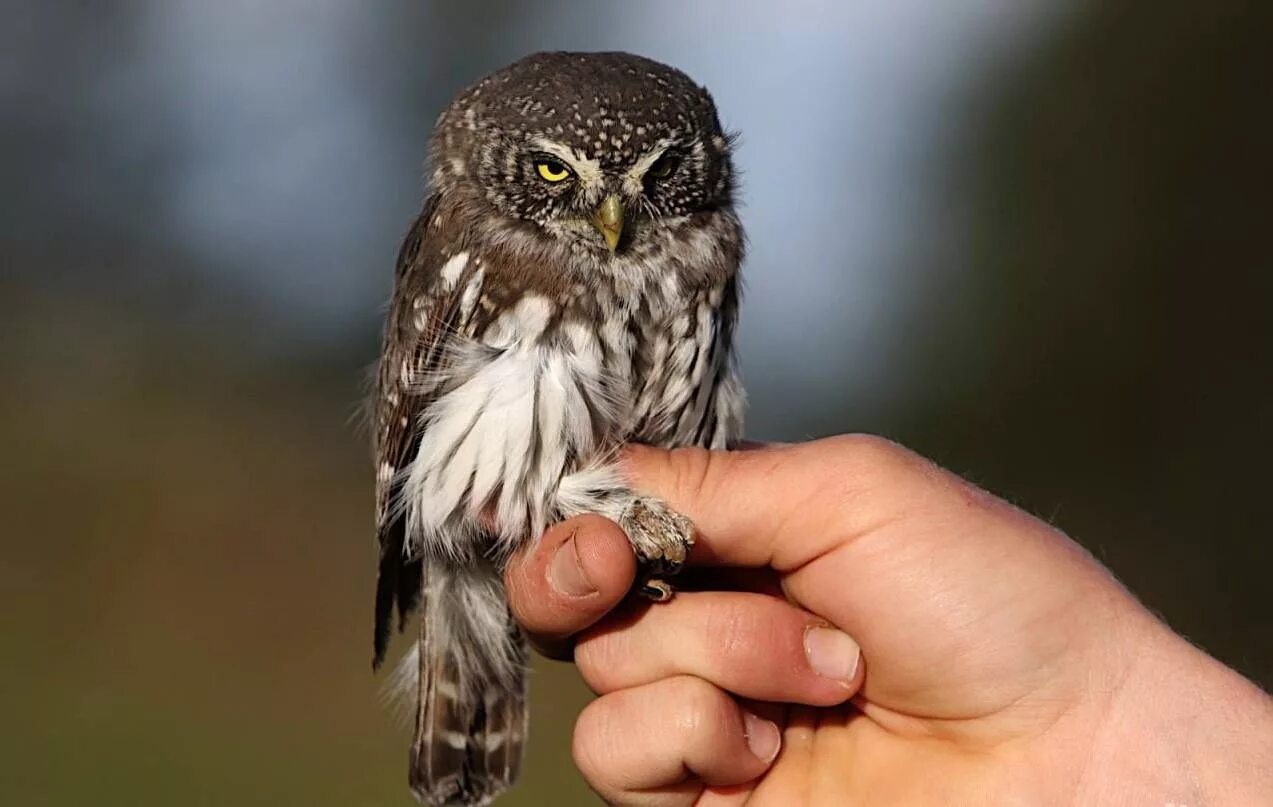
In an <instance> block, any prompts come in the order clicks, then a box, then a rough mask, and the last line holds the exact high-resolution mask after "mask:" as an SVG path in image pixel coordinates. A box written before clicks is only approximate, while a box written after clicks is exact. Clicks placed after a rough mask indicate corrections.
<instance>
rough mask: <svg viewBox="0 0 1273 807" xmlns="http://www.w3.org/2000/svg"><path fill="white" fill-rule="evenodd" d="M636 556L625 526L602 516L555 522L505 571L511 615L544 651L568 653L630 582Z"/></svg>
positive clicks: (561, 655) (566, 655)
mask: <svg viewBox="0 0 1273 807" xmlns="http://www.w3.org/2000/svg"><path fill="white" fill-rule="evenodd" d="M635 576H636V559H635V557H633V555H632V547H631V544H629V543H628V539H627V536H625V535H624V534H623V530H621V529H619V527H618V526H617V525H616V524H614V523H613V522H611V521H609V520H607V519H604V518H602V517H600V516H592V515H588V516H579V517H578V518H572V519H570V520H568V521H563V522H562V523H560V524H557V525H555V526H553V527H551V528H549V530H548V531H547V532H545V533H544V534H543V536H542V537H541V538H540V539H539V541H537V542H535V544H533V545H532V546H531V548H530V549H529V550H528V551H527V552H525V553H523V554H521V555H518V556H516V557H514V558H513V559H512V560H511V561H509V564H508V568H507V569H505V571H504V583H505V587H506V588H507V590H508V603H509V607H510V608H511V609H512V612H513V616H514V617H515V618H516V619H517V621H518V623H520V624H521V626H522V628H523V629H524V630H525V631H526V633H527V635H528V636H529V637H530V639H531V642H532V643H533V644H535V646H536V647H538V648H539V649H540V651H541V652H543V653H544V655H547V656H550V657H552V658H569V656H570V647H571V639H570V637H571V636H573V635H574V634H575V633H578V632H579V631H581V630H583V629H584V628H587V627H588V626H590V625H592V624H593V623H594V622H596V621H597V620H598V619H600V618H601V617H602V616H604V615H605V614H606V613H608V612H609V611H610V609H611V608H613V607H614V606H615V605H616V604H617V603H618V602H619V601H620V600H622V599H623V598H624V596H625V595H626V594H627V593H628V590H629V589H630V588H631V587H632V581H633V579H634V578H635Z"/></svg>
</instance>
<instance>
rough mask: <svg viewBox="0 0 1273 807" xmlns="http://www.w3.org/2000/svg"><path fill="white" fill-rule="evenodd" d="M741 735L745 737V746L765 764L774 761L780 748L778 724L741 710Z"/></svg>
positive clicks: (780, 735)
mask: <svg viewBox="0 0 1273 807" xmlns="http://www.w3.org/2000/svg"><path fill="white" fill-rule="evenodd" d="M743 736H744V737H746V738H747V748H748V749H749V750H750V751H751V752H752V753H753V754H755V755H756V758H757V759H760V760H762V761H764V763H765V764H766V765H768V764H769V763H770V762H773V761H774V757H776V756H778V751H779V749H781V748H782V734H781V733H780V732H779V731H778V726H777V725H775V724H773V723H771V722H770V721H768V720H766V719H764V718H763V717H760V716H758V715H754V714H752V713H751V712H748V711H746V710H744V711H743Z"/></svg>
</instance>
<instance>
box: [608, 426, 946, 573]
mask: <svg viewBox="0 0 1273 807" xmlns="http://www.w3.org/2000/svg"><path fill="white" fill-rule="evenodd" d="M623 467H624V472H625V474H626V476H627V478H628V480H629V482H630V483H631V484H632V486H633V487H634V488H635V489H637V490H638V491H640V492H643V493H648V494H651V495H655V496H658V497H659V498H661V499H663V500H664V501H666V502H667V503H668V504H669V505H671V507H672V508H673V509H674V510H676V511H677V512H679V513H682V514H684V515H686V516H688V517H689V518H690V520H691V521H693V522H694V525H695V527H696V538H697V542H696V544H695V546H694V550H693V552H692V554H691V556H690V560H689V562H690V563H691V564H696V565H711V566H748V567H762V566H770V567H772V568H774V569H776V570H777V571H779V572H789V571H792V570H794V569H797V568H799V567H800V566H803V565H804V564H806V563H808V562H809V561H811V560H813V559H814V558H817V557H819V556H820V555H822V554H824V553H827V552H830V551H832V550H834V549H835V548H837V547H838V546H841V545H843V544H844V543H846V542H847V541H849V540H851V539H853V538H855V537H857V536H859V535H865V534H867V533H869V532H871V531H873V530H875V529H877V528H878V527H880V526H881V525H882V524H885V523H887V522H889V521H891V520H893V519H895V518H897V517H898V516H899V515H901V514H902V513H903V512H905V510H906V508H907V507H908V506H910V505H911V504H913V503H914V502H915V501H924V500H925V499H927V498H929V497H930V496H931V494H933V493H935V492H939V491H942V490H947V491H953V490H955V489H956V485H955V484H954V481H953V480H951V479H947V478H946V477H947V476H949V475H948V474H945V472H942V471H941V470H940V469H938V468H937V467H936V466H935V465H932V464H931V463H929V462H928V461H927V460H925V459H923V458H922V457H919V456H918V455H915V454H912V453H911V452H909V451H907V450H906V449H903V448H901V447H900V446H897V445H896V444H894V443H891V442H889V441H888V440H884V439H882V438H878V437H872V436H869V435H847V436H841V437H832V438H827V439H823V440H816V441H813V442H810V443H800V444H791V445H786V444H784V445H772V446H763V447H760V448H755V449H751V450H747V451H708V450H706V449H700V448H685V449H673V450H670V451H669V450H664V449H657V448H650V447H648V446H642V445H630V446H628V447H627V449H626V450H625V453H624V457H623Z"/></svg>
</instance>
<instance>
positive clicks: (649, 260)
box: [373, 53, 744, 805]
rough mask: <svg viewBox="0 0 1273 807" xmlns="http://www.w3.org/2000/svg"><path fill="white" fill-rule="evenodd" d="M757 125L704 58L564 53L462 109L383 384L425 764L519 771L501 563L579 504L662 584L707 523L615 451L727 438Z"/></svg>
mask: <svg viewBox="0 0 1273 807" xmlns="http://www.w3.org/2000/svg"><path fill="white" fill-rule="evenodd" d="M731 145H732V139H731V137H730V136H729V135H728V134H726V132H725V131H724V130H723V129H722V128H721V124H720V120H719V117H718V115H717V112H716V108H715V105H714V103H713V101H712V98H711V95H709V94H708V92H707V90H706V89H704V88H702V87H700V86H698V85H697V84H695V83H694V81H692V80H691V79H690V78H689V77H688V76H686V75H685V74H684V73H682V72H680V71H679V70H675V69H673V68H671V67H668V66H666V65H663V64H660V63H658V62H654V61H651V60H649V59H645V58H642V57H639V56H633V55H630V54H626V53H541V54H536V55H533V56H529V57H527V58H524V59H522V60H521V61H518V62H516V63H514V64H512V65H510V66H508V67H505V68H503V69H502V70H499V71H497V72H495V73H493V74H492V75H490V76H488V77H487V78H485V79H483V80H481V81H479V82H478V83H477V84H475V85H473V86H472V87H470V88H468V89H467V90H464V91H463V92H461V93H460V95H459V96H457V97H456V99H455V100H454V101H453V102H452V103H451V104H450V106H448V107H447V108H446V110H445V111H444V112H443V113H442V114H441V116H440V117H439V119H438V121H437V125H436V127H435V129H434V134H433V138H432V143H431V147H430V166H431V172H432V173H431V188H432V195H431V196H429V198H428V200H427V201H426V202H425V204H424V208H423V211H422V212H421V214H420V215H419V217H418V218H417V220H416V221H415V223H414V225H413V226H412V227H411V229H410V232H409V233H408V235H407V237H406V240H405V243H404V244H403V245H402V249H401V253H400V255H399V258H398V263H397V270H396V275H395V279H394V290H393V299H392V303H391V306H390V310H389V313H388V316H387V321H386V326H385V336H384V345H383V349H382V352H381V357H380V363H379V370H378V375H377V383H376V392H375V396H374V407H373V408H374V418H375V425H374V454H375V463H376V468H377V476H376V527H377V533H378V537H379V542H380V564H379V580H378V584H377V588H376V604H375V656H374V659H375V662H374V663H375V665H377V666H378V665H379V664H380V663H381V662H382V660H383V659H384V656H385V652H386V645H387V644H388V642H389V639H390V635H391V633H392V632H393V624H394V623H395V622H396V623H397V626H398V629H399V630H406V629H407V627H408V625H410V624H411V623H412V619H411V617H412V616H413V615H414V614H415V613H416V612H417V611H418V612H419V618H418V620H417V623H418V628H416V629H415V630H413V631H412V633H413V636H412V646H411V649H410V651H409V652H408V653H407V654H406V656H405V658H404V659H403V661H402V662H401V663H400V665H399V667H398V670H397V672H396V673H395V674H394V676H393V681H394V683H395V685H396V686H398V687H400V688H401V689H402V690H403V691H404V692H405V693H406V697H407V698H408V699H409V701H410V702H414V715H415V717H414V725H413V729H414V739H413V741H412V744H411V749H410V754H409V782H410V786H411V789H412V791H413V792H414V794H415V795H416V797H417V798H418V799H419V800H420V801H421V802H423V803H425V804H432V805H480V804H487V803H489V802H490V801H491V800H492V799H493V798H494V797H495V796H496V795H498V794H499V793H500V792H501V791H503V790H504V789H506V788H507V787H508V786H509V785H511V784H512V782H513V781H514V779H515V778H516V776H517V773H518V768H519V765H520V760H521V755H522V748H523V745H524V744H525V742H526V731H527V703H526V698H527V691H526V665H527V649H526V642H525V639H524V638H523V636H522V635H521V633H520V631H519V629H518V627H517V625H516V623H515V622H514V621H513V619H512V617H511V616H510V613H509V609H508V605H507V603H506V600H505V594H504V589H503V583H502V577H501V574H502V570H503V567H504V565H505V563H506V562H507V560H508V558H509V557H510V556H511V555H512V554H513V553H515V552H517V551H518V550H519V549H521V548H523V547H525V546H526V545H527V544H528V543H529V542H533V541H534V540H535V539H536V537H537V536H538V535H539V534H540V533H541V532H542V531H543V530H544V528H545V527H546V526H548V525H550V524H552V523H553V522H555V521H558V520H561V519H565V518H569V517H571V516H575V515H579V514H583V513H598V514H601V515H604V516H607V517H608V518H610V519H612V520H614V521H615V522H617V523H618V524H619V525H620V526H621V527H622V528H623V530H624V531H625V533H626V534H627V536H628V538H629V540H630V541H631V543H632V546H633V549H634V550H635V553H636V555H637V558H638V561H639V563H640V564H641V568H642V574H641V577H640V579H639V582H638V588H639V590H640V592H642V593H644V594H645V595H646V596H648V597H650V598H652V599H655V600H659V599H664V598H666V597H668V596H670V595H671V592H672V589H671V587H670V585H669V584H668V582H667V578H668V577H669V576H670V575H673V574H675V573H676V571H677V570H678V569H679V568H680V566H681V564H682V563H683V561H684V560H685V557H686V553H687V552H688V550H689V549H690V547H691V545H692V542H693V537H694V530H693V525H692V524H691V523H690V522H689V521H688V520H687V519H685V518H684V517H682V516H681V515H679V514H678V513H676V512H674V511H672V510H671V509H669V507H668V506H667V505H666V504H664V503H663V502H662V501H659V500H657V499H654V498H650V497H646V496H642V495H639V494H637V493H635V492H633V491H632V490H631V489H630V488H629V487H628V486H627V484H626V483H625V481H624V479H623V477H622V475H621V474H620V473H619V471H618V469H617V467H616V459H617V453H618V450H619V448H620V447H621V446H622V445H623V444H624V443H625V442H628V441H637V442H642V443H647V444H652V445H656V446H665V447H674V446H687V445H693V446H705V447H709V448H724V447H727V446H729V445H730V444H731V442H732V441H734V440H735V439H737V438H738V437H739V436H740V433H741V430H742V412H743V401H744V396H743V389H742V386H741V383H740V381H739V376H738V370H737V365H736V362H735V359H734V355H733V336H734V331H735V327H736V322H737V316H738V295H739V279H738V270H739V263H740V262H741V260H742V257H743V231H742V227H741V225H740V223H739V220H738V217H737V215H736V214H735V211H734V204H733V199H734V173H733V169H732V166H731V157H730V153H731Z"/></svg>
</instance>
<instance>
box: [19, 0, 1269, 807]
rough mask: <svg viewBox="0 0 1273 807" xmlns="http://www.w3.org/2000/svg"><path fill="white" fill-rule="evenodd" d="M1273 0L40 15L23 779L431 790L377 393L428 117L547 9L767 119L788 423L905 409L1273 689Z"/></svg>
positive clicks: (29, 139)
mask: <svg viewBox="0 0 1273 807" xmlns="http://www.w3.org/2000/svg"><path fill="white" fill-rule="evenodd" d="M6 5H9V4H6ZM1133 6H1138V8H1139V10H1136V9H1134V8H1133ZM1271 9H1273V6H1270V5H1269V4H1255V3H1250V4H1228V5H1226V4H1205V5H1204V4H1195V3H1185V2H1165V3H1156V4H1152V5H1150V4H1115V3H1091V4H1082V3H1066V2H1025V3H999V4H990V3H948V2H943V0H928V1H927V2H918V0H907V1H906V2H896V3H872V4H865V3H833V2H829V1H828V2H822V3H817V2H799V1H797V2H784V3H781V4H780V3H776V2H758V1H757V0H749V1H747V2H730V1H729V0H714V1H713V2H695V3H681V2H676V1H675V0H661V1H660V2H643V3H623V4H618V3H613V4H612V3H592V2H582V0H580V2H564V1H563V0H551V1H549V2H539V3H534V4H530V3H516V2H512V0H509V1H508V2H465V3H461V2H430V3H424V2H408V0H396V1H395V2H381V3H375V4H369V3H356V2H352V0H346V2H340V0H305V1H304V2H302V1H301V0H274V2H270V3H261V2H253V1H252V0H224V2H219V3H208V2H202V1H201V0H117V1H116V2H110V3H72V2H65V1H64V0H63V1H62V2H53V1H50V2H44V3H34V2H31V3H26V4H23V5H21V6H19V7H16V8H13V7H10V8H6V13H5V15H4V20H5V23H4V26H3V31H2V32H0V182H2V185H0V187H3V191H4V192H3V194H2V195H0V260H2V263H0V378H2V379H3V381H0V390H2V393H0V491H2V492H3V493H2V495H3V503H2V504H3V507H2V508H0V536H2V540H3V551H2V553H0V637H2V639H3V642H2V643H0V661H3V663H2V664H0V713H2V714H4V716H5V722H6V726H7V727H6V729H5V730H4V731H3V732H0V803H3V804H6V805H7V804H13V805H31V806H33V807H34V806H37V805H78V804H87V803H90V801H91V802H92V803H94V804H101V805H107V804H112V805H113V804H121V805H124V804H127V805H152V804H153V805H169V804H186V805H229V804H234V805H279V804H307V805H406V804H409V803H410V798H409V796H408V795H407V792H406V789H405V769H404V763H405V747H406V746H405V743H406V739H405V736H406V735H405V732H404V731H403V730H401V729H398V728H395V727H394V726H393V723H392V720H391V719H390V717H389V716H388V715H387V714H386V713H385V712H384V710H382V708H381V707H380V702H379V696H378V693H377V688H378V685H379V683H378V681H377V680H376V679H375V678H374V677H373V676H372V675H371V672H370V669H369V663H368V662H369V659H370V638H371V634H370V627H371V594H372V587H373V576H374V566H375V554H376V550H375V547H374V543H373V537H372V532H371V486H372V472H371V467H370V461H369V456H368V450H367V448H366V438H365V433H364V431H363V430H361V429H360V428H359V427H358V426H357V425H356V424H355V422H354V417H353V416H354V414H355V412H356V410H357V407H358V403H359V400H360V397H361V395H362V392H363V389H364V377H365V369H366V368H367V366H368V365H369V364H370V363H371V362H372V361H373V360H374V358H375V356H376V353H377V349H378V341H379V333H378V332H379V326H380V318H381V315H382V311H383V303H384V301H385V300H386V298H387V296H388V293H389V290H390V283H391V267H392V263H393V259H394V255H395V253H396V251H397V248H398V244H399V241H400V239H401V237H402V236H403V234H404V232H405V230H406V227H407V226H408V224H409V222H410V220H411V218H412V217H413V216H414V215H415V213H416V211H417V209H418V205H419V203H420V200H421V199H422V198H423V195H424V192H425V189H424V185H423V180H422V177H423V176H424V168H423V165H422V160H423V158H424V154H425V148H426V141H427V138H428V134H429V130H430V128H431V125H432V123H433V120H434V118H435V117H436V115H437V113H438V112H439V111H440V109H441V108H442V106H443V105H444V104H445V103H446V102H447V101H448V99H449V98H450V97H451V96H452V95H453V94H454V93H455V92H456V91H457V90H458V89H460V88H461V87H463V86H465V85H466V84H468V83H470V82H472V81H474V80H476V79H477V78H479V77H480V76H482V75H483V74H485V73H487V72H489V71H490V70H492V69H494V68H497V67H499V66H501V65H503V64H505V63H507V62H509V61H512V60H513V59H515V58H517V57H519V56H522V55H524V54H526V53H528V52H531V51H535V50H543V49H559V48H561V49H580V50H604V49H625V50H632V51H637V52H640V53H643V54H645V55H648V56H651V57H654V58H657V59H660V60H663V61H667V62H670V63H672V64H675V65H677V66H679V67H681V68H682V69H684V70H686V71H687V72H689V73H690V74H691V75H692V76H694V77H695V78H696V79H697V80H698V81H700V82H702V83H704V84H706V85H707V86H709V87H710V88H711V90H712V92H713V93H714V94H715V96H716V99H717V102H718V105H719V106H720V109H721V111H722V116H723V118H724V120H725V121H726V123H727V125H729V126H730V127H731V128H735V129H737V130H739V131H740V132H741V133H742V141H741V148H740V151H739V153H738V162H739V163H740V164H741V167H742V170H743V172H744V183H745V184H744V188H743V190H744V193H743V195H744V199H745V208H744V210H743V213H744V217H745V221H746V223H747V225H748V227H749V231H750V236H751V252H750V260H749V262H748V265H747V267H746V273H747V280H748V296H747V300H746V304H745V307H744V313H743V329H742V335H741V353H742V361H743V365H744V369H745V373H746V376H747V381H748V386H749V388H750V390H751V399H752V408H751V412H750V417H749V432H750V435H751V436H752V437H754V438H757V439H800V438H805V437H811V436H817V435H824V434H828V433H834V432H840V431H849V430H864V431H872V432H878V433H882V434H885V435H888V436H890V437H892V438H895V439H897V440H900V441H902V442H904V443H906V444H908V445H910V446H912V447H914V448H915V449H917V450H919V451H921V452H923V453H926V454H928V455H929V456H932V457H933V458H935V459H936V460H938V461H939V462H941V463H943V464H945V465H946V466H948V467H950V468H952V469H954V470H955V471H957V472H959V473H961V474H964V475H966V476H967V477H968V478H970V479H972V480H974V481H975V482H977V483H979V484H981V485H984V486H985V487H987V488H989V489H990V490H992V491H994V492H996V493H999V494H1001V495H1003V496H1005V497H1007V498H1009V499H1010V500H1012V501H1014V502H1016V503H1018V504H1020V505H1021V506H1023V507H1025V508H1027V509H1029V510H1030V511H1032V512H1034V513H1036V514H1039V515H1040V516H1042V517H1043V518H1046V519H1048V520H1050V521H1051V522H1053V523H1055V524H1057V525H1058V526H1060V527H1061V528H1063V529H1065V530H1067V531H1068V532H1069V533H1070V534H1072V535H1073V536H1075V537H1076V538H1077V539H1078V540H1079V541H1081V542H1083V543H1084V544H1085V545H1086V546H1088V547H1089V548H1090V549H1091V550H1092V551H1093V552H1094V553H1095V554H1096V555H1097V556H1098V557H1099V558H1100V559H1101V560H1103V561H1104V562H1105V563H1107V564H1109V565H1110V566H1111V567H1112V568H1113V569H1114V570H1115V572H1116V573H1117V574H1118V575H1119V576H1120V577H1121V578H1122V579H1123V580H1124V581H1126V583H1127V584H1128V586H1130V587H1131V588H1132V589H1133V590H1134V591H1135V592H1136V593H1137V594H1138V595H1139V596H1140V597H1142V598H1143V599H1144V601H1145V602H1146V603H1147V604H1148V605H1149V606H1150V607H1151V608H1153V609H1154V610H1156V611H1157V612H1159V613H1160V614H1162V616H1163V617H1164V618H1165V619H1166V620H1167V621H1168V622H1170V623H1171V625H1172V626H1173V627H1175V628H1176V629H1177V630H1178V631H1180V632H1182V633H1183V634H1185V635H1186V636H1188V637H1189V638H1190V639H1192V640H1193V641H1195V642H1197V643H1198V644H1200V645H1201V646H1202V647H1204V648H1206V649H1207V650H1208V651H1209V652H1211V653H1213V654H1215V655H1216V656H1218V657H1219V658H1220V659H1222V660H1223V661H1225V662H1226V663H1228V664H1230V665H1233V666H1234V667H1236V668H1238V669H1239V670H1241V671H1243V672H1244V673H1246V674H1247V675H1249V676H1251V677H1253V678H1254V679H1255V680H1256V681H1258V682H1260V683H1261V684H1263V685H1264V686H1266V687H1267V686H1269V685H1270V684H1273V643H1271V642H1270V638H1269V637H1270V635H1273V631H1271V630H1270V625H1269V623H1270V612H1271V610H1273V609H1271V607H1270V593H1269V584H1268V580H1267V577H1268V573H1269V569H1270V563H1269V561H1270V557H1269V553H1268V550H1267V546H1268V537H1269V536H1268V534H1269V527H1268V507H1269V504H1270V501H1271V500H1273V497H1271V496H1270V493H1269V491H1268V487H1269V486H1270V483H1273V475H1271V474H1270V473H1269V470H1268V469H1269V461H1268V456H1269V453H1270V450H1273V391H1271V386H1273V385H1271V380H1273V372H1271V370H1270V367H1273V320H1271V317H1270V315H1269V305H1270V301H1271V300H1273V296H1271V295H1273V257H1271V254H1273V250H1271V248H1270V231H1271V229H1270V201H1269V199H1270V195H1269V181H1268V180H1269V178H1270V177H1271V176H1273V170H1271V169H1273V166H1271V165H1270V162H1271V160H1270V143H1273V130H1271V126H1270V115H1269V109H1268V98H1269V96H1268V92H1269V88H1268V83H1269V82H1268V77H1269V76H1270V75H1273V56H1271V53H1273V49H1270V47H1269V43H1270V41H1273V37H1271V36H1270V34H1271V33H1273V25H1271V24H1270V23H1273V19H1271V16H1273V15H1271V13H1270V10H1271ZM1183 696H1184V697H1188V694H1187V693H1185V694H1184V695H1183ZM586 700H587V694H586V692H585V691H584V689H583V688H582V686H581V685H580V684H579V683H578V680H577V678H576V676H575V674H574V671H573V669H572V668H570V667H569V666H566V665H560V664H553V663H542V664H539V665H538V666H537V668H536V674H535V677H534V718H533V734H532V737H533V740H532V744H531V749H530V755H529V759H528V762H527V774H526V776H525V781H524V785H523V787H521V788H520V789H519V790H517V791H516V793H515V795H513V796H512V797H510V798H508V800H507V801H506V802H502V803H504V804H509V805H517V804H524V805H532V804H590V803H593V799H592V797H591V796H590V795H589V794H588V791H587V789H586V788H585V787H584V786H583V784H582V783H581V781H580V780H579V778H578V776H577V775H576V774H575V772H574V771H573V768H572V767H571V765H570V761H569V755H568V736H569V731H570V726H571V723H572V721H573V716H574V714H575V712H576V711H577V710H578V709H579V708H580V706H581V705H582V704H583V703H585V702H586Z"/></svg>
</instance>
